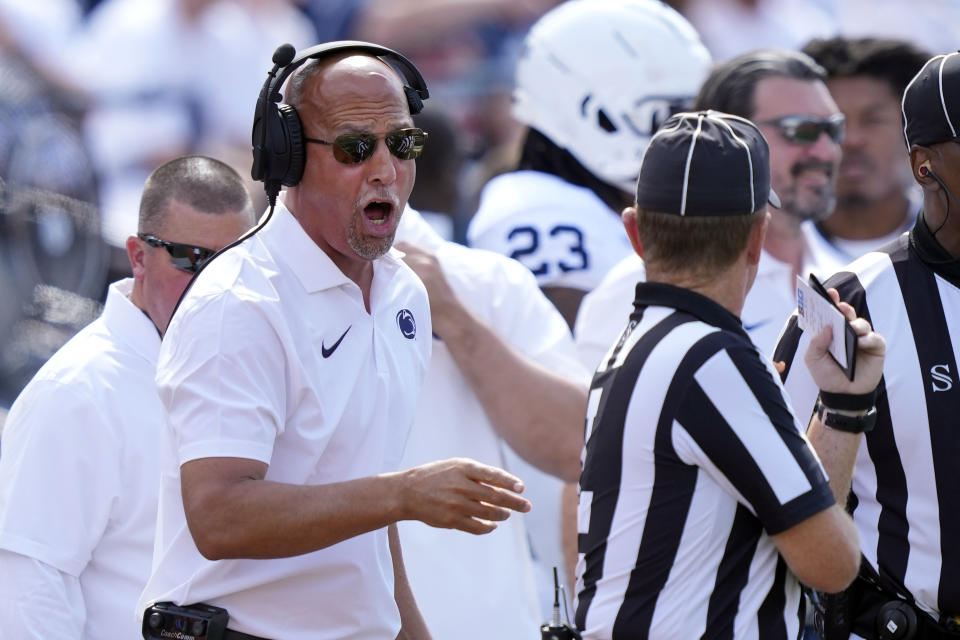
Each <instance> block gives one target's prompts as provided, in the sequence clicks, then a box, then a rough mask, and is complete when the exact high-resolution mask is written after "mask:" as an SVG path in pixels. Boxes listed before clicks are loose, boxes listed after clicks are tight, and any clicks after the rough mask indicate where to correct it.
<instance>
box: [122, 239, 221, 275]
mask: <svg viewBox="0 0 960 640" xmlns="http://www.w3.org/2000/svg"><path fill="white" fill-rule="evenodd" d="M137 237H138V238H140V239H141V240H143V241H144V242H146V243H147V244H148V245H150V246H151V247H156V248H158V249H159V248H163V249H166V250H167V253H169V254H170V261H171V262H172V263H173V266H175V267H176V268H177V269H180V270H182V271H186V272H187V273H196V272H197V271H199V270H200V268H201V267H202V266H203V265H204V264H205V263H206V262H207V260H209V259H210V258H212V257H213V254H215V253H216V251H214V250H213V249H207V248H206V247H197V246H194V245H192V244H181V243H179V242H168V241H167V240H161V239H160V238H158V237H157V236H154V235H151V234H149V233H138V234H137Z"/></svg>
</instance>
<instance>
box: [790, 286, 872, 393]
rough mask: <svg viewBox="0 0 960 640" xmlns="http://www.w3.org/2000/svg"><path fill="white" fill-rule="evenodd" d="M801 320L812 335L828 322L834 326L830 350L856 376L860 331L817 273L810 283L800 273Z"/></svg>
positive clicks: (799, 316) (799, 318)
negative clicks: (855, 329) (848, 319)
mask: <svg viewBox="0 0 960 640" xmlns="http://www.w3.org/2000/svg"><path fill="white" fill-rule="evenodd" d="M797 315H798V317H797V324H798V325H799V326H800V328H801V329H803V331H805V332H807V331H809V332H810V334H811V335H814V336H816V335H819V334H820V332H821V331H823V328H824V326H826V325H828V324H829V325H830V326H831V328H832V329H833V339H832V341H831V343H830V347H829V350H828V352H829V353H830V355H831V357H832V358H833V359H834V360H835V361H836V363H837V364H838V365H840V368H841V369H843V372H844V374H845V375H846V376H847V378H848V379H849V380H853V377H854V374H855V369H856V364H857V333H856V331H854V329H853V327H852V326H851V325H850V323H849V322H848V321H847V319H846V318H845V317H844V315H843V313H842V312H841V311H840V310H839V309H838V308H837V306H836V304H834V302H833V299H832V298H831V297H830V295H829V294H828V293H827V290H826V289H825V288H824V286H823V285H822V284H821V283H820V281H819V280H817V278H816V276H814V275H813V274H812V273H811V274H810V284H807V283H806V282H804V280H803V279H802V278H800V276H797Z"/></svg>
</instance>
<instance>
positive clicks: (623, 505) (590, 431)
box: [576, 111, 884, 640]
mask: <svg viewBox="0 0 960 640" xmlns="http://www.w3.org/2000/svg"><path fill="white" fill-rule="evenodd" d="M768 198H770V200H771V202H772V203H774V204H775V205H776V203H777V202H778V200H777V198H776V196H775V194H773V193H772V192H771V191H770V173H769V159H768V149H767V144H766V142H765V140H764V138H763V136H762V135H761V134H760V132H759V131H758V130H757V129H756V127H755V126H754V125H753V124H752V123H750V122H749V121H748V120H745V119H743V118H739V117H737V116H731V115H727V114H723V113H719V112H716V111H705V112H699V113H684V114H678V115H676V116H673V117H672V118H670V119H669V120H668V121H667V122H666V123H665V124H664V126H663V128H662V129H661V130H660V131H659V132H658V133H657V134H656V135H655V136H654V137H653V139H652V141H651V144H650V146H649V148H648V150H647V152H646V155H645V156H644V159H643V164H642V167H641V170H640V177H639V183H638V186H637V205H636V207H635V208H634V207H630V208H628V209H626V210H625V211H624V213H623V218H624V225H625V227H626V229H627V233H628V235H629V237H630V239H631V242H632V244H633V246H634V248H635V249H636V251H637V253H639V254H641V256H642V257H643V258H644V260H645V262H646V269H647V281H646V282H645V283H641V284H638V285H637V289H636V299H635V302H634V309H635V310H634V312H633V314H632V315H631V316H630V321H629V324H628V326H627V328H626V329H625V330H624V332H623V334H622V336H621V338H620V340H619V341H618V343H617V344H616V345H614V346H613V347H611V349H610V350H609V352H608V353H607V354H606V357H605V358H604V360H603V363H602V364H601V366H600V368H599V370H598V371H597V374H596V376H595V377H594V380H593V384H592V388H591V396H590V403H589V407H590V408H589V409H588V415H587V434H586V436H587V445H586V450H585V461H584V469H583V473H582V475H581V478H580V504H579V514H578V516H579V517H578V526H579V533H580V535H579V550H580V554H581V556H580V561H579V563H578V567H577V591H578V597H577V608H576V624H577V628H578V629H580V630H581V631H583V637H584V638H590V639H600V638H603V639H615V640H621V639H627V638H629V639H631V640H635V639H638V638H699V637H702V638H763V639H767V638H778V639H779V638H784V639H785V638H796V637H797V636H798V632H799V629H800V621H801V620H802V618H803V610H802V598H801V592H800V587H799V584H798V582H797V579H798V578H799V579H801V580H802V581H803V582H805V583H807V584H810V585H813V586H815V587H817V588H819V589H823V590H825V591H833V592H836V591H841V590H842V589H844V588H845V587H846V586H847V585H848V584H849V583H850V581H851V580H853V578H854V576H855V575H856V572H857V567H858V564H859V548H858V541H857V535H856V530H855V528H854V526H853V522H852V521H851V519H850V518H849V516H848V515H847V514H846V513H845V512H844V511H843V509H841V508H840V507H839V506H837V505H836V504H835V500H834V495H833V493H832V492H831V486H830V485H829V484H828V482H827V478H826V475H825V473H824V469H823V468H822V467H821V465H820V463H819V461H818V459H817V456H816V455H815V454H814V452H813V451H812V449H811V448H810V445H809V443H808V442H807V440H806V439H805V438H804V435H803V432H802V428H801V426H800V424H799V423H798V422H797V421H796V419H795V418H794V416H793V413H792V412H791V410H790V408H789V406H788V405H787V402H786V399H785V396H784V393H783V390H782V387H781V386H780V384H779V382H778V380H777V378H776V373H775V371H774V369H773V366H772V364H771V363H770V362H769V361H768V360H766V359H765V358H764V357H763V356H761V354H760V353H759V351H758V350H757V348H756V347H755V346H754V345H753V343H752V342H751V341H750V338H749V337H748V336H747V334H746V332H745V331H744V329H743V327H742V326H741V323H740V318H739V313H740V311H741V309H742V307H743V302H744V298H745V296H746V294H747V291H748V290H749V288H750V285H751V284H752V282H753V278H754V276H755V275H756V271H757V263H758V261H759V259H760V253H761V247H762V246H763V240H764V235H765V233H766V228H767V224H768V219H769V213H768V212H767V207H766V204H767V200H768ZM841 306H842V308H843V309H844V311H845V313H846V314H847V316H848V318H849V319H850V320H851V321H852V323H853V326H854V328H855V329H856V331H857V333H858V335H859V336H860V338H859V341H860V357H859V358H858V361H857V376H856V378H855V379H854V381H852V382H851V381H849V380H847V378H846V377H845V375H844V374H843V373H842V372H841V370H840V368H839V367H838V366H837V365H836V364H835V363H834V362H833V361H832V360H831V359H830V358H829V357H828V356H827V355H826V351H825V350H826V346H827V344H828V343H829V340H830V334H829V330H825V331H824V333H822V334H821V335H820V336H818V337H817V339H816V340H815V341H814V344H813V346H812V347H811V349H810V350H809V352H808V354H807V358H808V359H809V361H810V363H811V368H812V370H813V373H814V375H815V377H816V380H817V381H818V382H819V383H820V387H821V388H822V389H824V396H825V397H824V400H825V401H829V402H830V404H831V405H832V404H834V403H839V404H848V405H850V404H856V401H857V400H862V399H863V397H864V395H866V396H869V394H870V392H872V391H873V390H874V389H875V388H876V385H877V383H878V381H879V379H880V372H881V367H882V363H883V351H884V342H883V339H882V338H881V337H880V336H879V335H877V334H875V333H873V332H872V331H871V330H870V327H869V325H868V323H867V322H866V321H865V320H863V319H855V318H854V316H853V310H852V308H850V307H849V306H848V305H841ZM827 392H830V393H827ZM850 394H855V395H850ZM836 413H837V412H835V411H832V410H831V414H830V415H831V416H833V415H834V414H836ZM845 413H847V414H850V415H847V416H846V418H845V419H846V420H847V421H850V422H853V423H860V422H863V420H864V419H863V418H860V417H858V415H859V413H863V412H859V413H858V411H857V410H856V409H854V410H852V411H847V412H845ZM828 419H829V418H828ZM811 426H812V427H814V428H816V427H818V426H819V418H814V419H813V424H812V425H811ZM851 437H859V436H851ZM827 469H828V471H832V470H831V469H830V468H829V466H828V467H827ZM848 473H849V471H848ZM845 492H846V490H845V489H843V491H842V495H845Z"/></svg>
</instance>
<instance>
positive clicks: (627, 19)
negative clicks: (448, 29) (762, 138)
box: [514, 0, 710, 193]
mask: <svg viewBox="0 0 960 640" xmlns="http://www.w3.org/2000/svg"><path fill="white" fill-rule="evenodd" d="M709 65H710V56H709V54H708V53H707V50H706V48H705V47H704V46H703V44H702V43H701V42H700V39H699V36H697V34H696V31H694V29H693V27H691V26H690V24H689V23H688V22H687V21H686V20H685V19H684V18H683V17H682V16H680V14H678V13H677V12H676V11H674V10H673V9H670V8H669V7H667V6H665V5H663V4H661V3H660V2H657V1H656V0H570V1H568V2H565V3H563V4H561V5H559V6H558V7H556V8H555V9H553V10H552V11H550V12H548V13H547V14H546V15H544V16H543V17H542V18H541V19H540V20H539V21H538V22H537V23H536V24H535V25H534V26H533V27H532V28H531V30H530V33H529V34H528V35H527V38H526V41H525V46H524V51H523V53H522V55H521V57H520V59H519V61H518V63H517V82H516V89H515V91H514V115H515V116H516V117H517V119H518V120H520V121H521V122H523V123H525V124H527V125H529V126H530V127H533V128H535V129H537V130H538V131H540V133H542V134H544V135H545V136H547V137H548V138H550V140H551V141H553V143H554V144H556V145H557V146H559V147H562V148H564V149H566V150H568V151H569V152H570V153H571V154H573V156H574V157H575V158H576V159H577V160H578V161H579V162H580V164H582V165H583V166H584V167H586V168H587V170H589V171H590V172H591V173H593V174H594V175H595V176H596V177H598V178H599V179H601V180H603V181H604V182H607V183H609V184H612V185H614V186H616V187H619V188H620V189H622V190H623V191H626V192H628V193H630V192H633V190H634V189H635V187H636V180H637V175H638V174H639V171H640V162H641V159H642V157H643V152H644V151H645V150H646V147H647V144H648V143H649V141H650V137H651V136H652V135H653V133H654V132H655V130H656V127H658V126H659V125H660V124H661V123H663V122H664V121H665V120H666V119H667V118H669V117H670V116H671V115H672V114H673V113H675V112H677V111H680V110H684V109H686V108H688V107H689V106H690V105H691V104H692V102H693V97H694V95H695V94H696V92H697V90H698V89H699V88H700V83H701V82H702V81H703V78H704V77H705V76H706V74H707V71H708V70H709Z"/></svg>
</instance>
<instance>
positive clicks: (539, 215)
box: [467, 171, 633, 291]
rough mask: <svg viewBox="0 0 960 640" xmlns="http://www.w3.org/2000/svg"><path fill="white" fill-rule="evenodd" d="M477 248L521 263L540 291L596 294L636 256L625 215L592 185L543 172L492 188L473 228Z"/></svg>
mask: <svg viewBox="0 0 960 640" xmlns="http://www.w3.org/2000/svg"><path fill="white" fill-rule="evenodd" d="M467 240H468V241H469V243H470V246H471V247H476V248H478V249H487V250H489V251H495V252H496V253H499V254H502V255H505V256H507V257H510V258H514V259H516V260H519V261H520V262H521V263H522V264H523V265H524V266H525V267H527V268H528V269H530V271H532V272H533V274H534V275H535V276H536V277H537V284H538V285H540V287H568V288H571V289H579V290H581V291H590V290H591V289H593V288H594V287H596V286H597V285H598V284H600V280H601V279H602V278H603V276H604V275H605V274H606V273H607V271H609V270H610V268H611V267H613V265H615V264H616V263H617V262H619V261H620V260H621V259H622V258H625V257H626V256H628V255H630V254H631V253H633V249H632V248H631V246H630V239H629V238H627V234H626V232H625V231H624V230H623V224H622V223H621V221H620V212H619V211H614V210H613V209H611V208H610V207H608V206H607V205H606V203H604V202H603V200H601V199H600V198H599V197H597V194H595V193H594V192H593V191H591V190H590V189H588V188H586V187H580V186H577V185H574V184H570V183H569V182H566V181H565V180H563V179H562V178H559V177H557V176H555V175H552V174H549V173H542V172H540V171H512V172H510V173H504V174H501V175H499V176H497V177H495V178H493V179H492V180H490V182H488V183H487V184H486V186H484V188H483V191H482V192H481V194H480V205H479V207H478V209H477V212H476V214H474V216H473V218H472V219H471V220H470V226H469V227H468V228H467Z"/></svg>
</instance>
